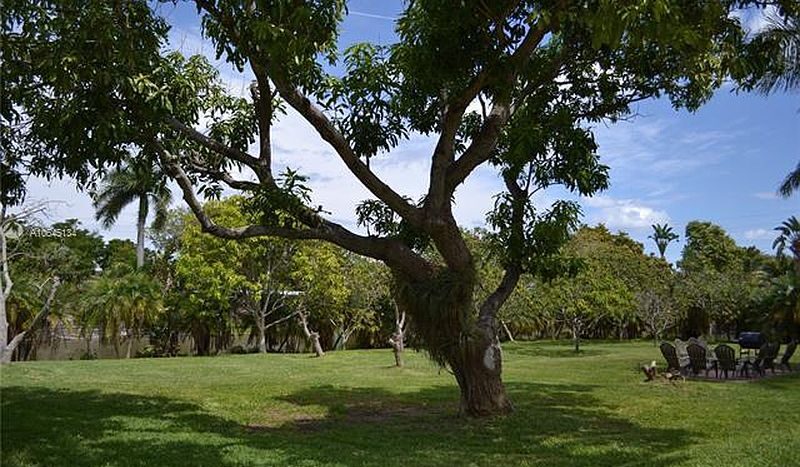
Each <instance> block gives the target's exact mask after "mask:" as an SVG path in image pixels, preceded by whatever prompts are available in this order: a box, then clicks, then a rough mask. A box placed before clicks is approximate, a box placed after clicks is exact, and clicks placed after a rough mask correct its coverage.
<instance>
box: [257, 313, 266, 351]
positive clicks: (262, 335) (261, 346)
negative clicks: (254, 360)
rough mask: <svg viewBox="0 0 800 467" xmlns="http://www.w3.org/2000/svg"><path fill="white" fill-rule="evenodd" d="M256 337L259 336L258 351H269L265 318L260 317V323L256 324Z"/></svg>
mask: <svg viewBox="0 0 800 467" xmlns="http://www.w3.org/2000/svg"><path fill="white" fill-rule="evenodd" d="M256 332H257V333H258V334H257V335H256V338H258V351H259V352H261V353H267V334H266V332H264V318H263V317H260V316H259V317H258V323H257V324H256Z"/></svg>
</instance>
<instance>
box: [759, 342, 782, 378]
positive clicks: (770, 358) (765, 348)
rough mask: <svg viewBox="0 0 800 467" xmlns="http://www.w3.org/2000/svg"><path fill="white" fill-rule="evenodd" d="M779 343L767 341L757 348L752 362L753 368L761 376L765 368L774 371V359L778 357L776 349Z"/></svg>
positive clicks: (777, 349)
mask: <svg viewBox="0 0 800 467" xmlns="http://www.w3.org/2000/svg"><path fill="white" fill-rule="evenodd" d="M780 348H781V345H780V344H776V343H772V342H767V343H766V344H764V345H762V346H761V348H760V349H758V355H757V356H756V361H755V362H753V368H754V369H755V370H756V373H758V374H759V375H761V376H764V375H765V374H766V370H772V372H773V373H775V359H776V358H778V351H779V350H780Z"/></svg>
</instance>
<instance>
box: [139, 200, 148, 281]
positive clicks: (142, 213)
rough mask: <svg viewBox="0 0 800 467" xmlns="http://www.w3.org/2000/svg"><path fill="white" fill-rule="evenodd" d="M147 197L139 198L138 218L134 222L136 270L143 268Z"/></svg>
mask: <svg viewBox="0 0 800 467" xmlns="http://www.w3.org/2000/svg"><path fill="white" fill-rule="evenodd" d="M147 210H148V207H147V195H146V194H143V195H141V196H139V216H138V219H137V220H136V268H137V269H141V267H142V266H144V232H145V223H146V222H147Z"/></svg>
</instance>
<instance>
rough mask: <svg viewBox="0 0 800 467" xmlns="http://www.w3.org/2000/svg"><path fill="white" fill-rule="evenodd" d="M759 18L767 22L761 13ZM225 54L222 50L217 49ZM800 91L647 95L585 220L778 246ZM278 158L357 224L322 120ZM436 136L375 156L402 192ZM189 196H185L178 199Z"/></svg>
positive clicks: (89, 218) (45, 187) (382, 17)
mask: <svg viewBox="0 0 800 467" xmlns="http://www.w3.org/2000/svg"><path fill="white" fill-rule="evenodd" d="M159 8H160V9H161V12H162V14H163V15H164V16H165V17H167V18H168V20H169V21H170V23H171V24H172V25H173V29H172V31H171V35H170V39H171V43H172V46H173V47H175V48H180V49H181V50H182V51H183V52H184V53H204V54H206V55H211V54H213V52H212V47H211V46H210V44H209V43H208V42H205V41H204V40H203V39H202V37H201V34H200V29H199V22H198V20H197V17H196V13H195V10H194V7H193V6H191V5H190V4H181V3H179V4H178V5H177V6H175V5H173V4H169V3H168V4H161V5H160V6H159ZM401 8H402V3H401V2H399V1H388V0H386V1H380V2H375V1H352V2H350V3H349V15H348V16H347V18H346V20H345V22H344V24H343V25H342V35H341V38H340V44H341V46H342V47H346V46H347V45H349V44H352V43H353V42H359V41H372V42H380V43H390V42H392V41H393V40H394V38H395V35H394V31H393V28H394V24H393V20H392V18H395V17H397V16H398V14H399V13H400V11H401ZM750 23H751V24H753V27H758V25H757V21H755V22H754V21H750ZM211 58H213V57H211ZM214 63H215V64H216V65H217V66H218V67H219V69H220V73H221V77H222V78H223V80H225V81H226V82H227V83H228V84H229V86H230V87H231V90H232V91H233V92H242V90H244V89H246V87H247V84H249V82H250V79H251V77H250V76H249V75H247V74H245V75H239V74H238V73H236V72H235V70H233V69H231V67H229V66H228V65H227V64H225V63H224V61H214ZM799 112H800V96H799V95H798V94H776V95H772V96H769V97H763V96H760V95H751V94H735V93H732V92H731V89H730V88H729V87H724V88H722V89H720V90H719V91H718V92H717V93H716V95H715V96H714V98H713V99H712V100H711V101H710V102H709V103H707V104H706V105H705V106H704V107H702V108H701V109H700V110H699V111H697V112H695V113H693V114H691V113H688V112H686V111H675V110H673V109H672V107H671V106H670V105H669V102H667V101H665V100H653V101H646V102H643V103H641V104H639V105H638V107H637V108H636V114H637V116H636V117H635V118H633V119H632V120H631V121H626V122H620V123H617V124H615V125H610V126H605V125H598V126H597V127H596V128H595V134H596V137H597V141H598V143H599V145H600V154H601V156H602V159H603V161H604V163H606V164H607V165H610V166H611V188H610V189H609V190H607V191H605V192H603V193H601V194H599V195H597V196H595V197H593V198H591V199H582V200H581V203H582V205H583V207H584V213H585V217H584V221H585V222H587V223H591V224H594V223H597V222H604V223H605V224H606V225H608V227H609V228H611V229H612V230H625V231H627V232H629V233H630V234H631V236H632V237H634V238H635V239H637V240H638V241H640V242H643V243H644V244H645V246H646V249H647V251H654V247H653V245H652V242H651V241H650V240H648V239H647V235H648V234H649V233H650V224H652V223H654V222H668V223H669V224H670V225H672V226H673V227H674V228H675V230H676V231H677V232H678V233H679V234H681V242H679V243H678V244H677V246H676V245H672V246H671V247H670V250H669V251H668V257H669V259H671V260H672V261H674V260H675V259H677V258H678V257H679V255H680V249H681V248H682V240H683V230H684V228H685V226H686V223H688V222H689V221H691V220H696V219H697V220H709V221H712V222H715V223H718V224H720V225H721V226H723V227H724V228H725V229H726V230H727V231H728V232H729V233H730V234H731V235H732V236H733V237H734V238H735V239H736V241H737V243H739V244H740V245H755V246H757V247H759V248H761V249H762V250H765V251H769V250H770V247H771V243H772V239H773V238H774V234H773V232H772V229H773V228H774V227H775V226H776V225H778V224H779V223H780V222H781V221H783V220H784V219H786V218H787V217H789V216H790V215H795V214H800V209H798V208H800V195H795V196H794V197H792V198H790V199H781V198H778V197H777V196H776V195H775V191H776V188H777V186H778V184H779V183H780V180H781V179H782V178H783V177H784V176H785V175H786V173H788V171H789V170H790V169H791V168H793V167H794V166H795V165H796V164H797V161H798V160H800V113H799ZM273 141H274V142H275V151H276V153H277V158H276V159H277V163H278V164H281V165H289V166H292V167H295V168H300V169H301V170H302V171H303V172H304V173H306V174H308V175H310V176H311V178H312V179H311V186H312V188H314V190H315V195H314V196H315V201H316V202H318V203H319V204H322V205H323V206H324V207H325V208H326V209H327V210H329V211H331V213H332V214H331V216H332V218H333V219H335V220H337V221H339V222H342V223H344V224H345V225H347V226H351V227H353V207H354V203H355V202H357V201H359V200H361V199H364V198H366V197H367V193H366V192H365V191H364V190H363V189H361V188H360V187H359V186H358V185H357V183H356V181H355V179H354V178H353V177H352V176H351V175H350V174H349V173H348V172H347V171H346V169H345V168H344V167H343V165H342V164H341V162H339V160H338V158H337V157H336V156H335V155H334V154H333V152H332V151H331V150H330V149H329V148H328V147H327V146H326V145H325V143H324V142H322V141H321V140H320V139H319V137H317V136H316V134H315V133H314V132H313V130H312V129H311V128H310V127H309V126H308V125H307V124H306V123H305V122H303V121H302V120H301V119H300V118H299V117H298V116H297V115H293V114H289V115H287V116H286V118H284V119H283V120H282V121H281V122H280V123H279V124H278V125H277V127H276V128H275V135H274V136H273ZM431 147H432V140H431V139H429V138H425V137H422V136H415V137H412V138H411V140H410V141H407V142H405V143H404V144H403V145H402V146H401V147H399V148H397V149H396V150H395V151H393V152H392V154H390V155H389V156H386V157H384V158H381V159H380V160H379V161H377V162H376V163H374V167H375V170H376V172H378V173H379V174H380V175H382V176H383V177H384V178H385V179H386V180H387V181H388V182H389V183H390V184H392V185H393V186H395V187H396V188H397V190H398V191H401V192H403V193H404V194H407V195H409V196H412V197H414V198H416V197H417V196H418V195H419V194H421V193H422V191H423V190H424V188H425V186H426V185H427V183H426V177H427V170H428V168H427V164H428V158H427V157H428V155H429V154H430V149H431ZM31 188H32V189H31V197H32V198H35V199H50V200H60V201H61V203H59V204H57V205H55V206H56V207H55V208H54V209H53V217H54V218H56V219H61V218H66V217H78V218H79V219H81V221H82V222H83V223H84V225H87V226H89V227H90V228H92V229H97V230H100V227H99V226H98V225H97V223H96V222H94V220H93V215H92V210H91V203H90V201H89V199H88V197H86V195H84V194H80V193H76V192H75V191H74V189H72V187H71V184H70V183H69V182H68V181H60V182H58V181H56V182H52V183H49V184H48V183H46V182H44V181H41V180H34V181H32V186H31ZM500 189H501V186H500V183H499V182H498V180H497V177H496V175H495V174H494V173H493V172H492V171H491V170H489V169H481V170H479V171H477V172H476V173H475V174H474V176H473V178H472V179H471V180H470V181H469V182H468V183H467V184H465V186H463V187H462V188H460V189H459V192H458V193H457V196H456V207H455V212H456V216H457V218H458V220H459V222H461V223H462V224H463V225H466V226H477V225H481V224H482V222H483V218H484V216H485V213H486V211H487V210H488V209H489V208H490V206H491V203H492V200H491V197H492V195H494V194H496V193H497V192H499V191H500ZM560 195H562V193H560V192H558V191H557V190H556V191H553V190H551V191H549V192H546V193H544V194H543V195H542V196H541V197H539V198H537V202H539V203H541V204H543V205H544V204H549V202H551V201H552V200H553V199H555V198H556V197H558V196H560ZM177 198H178V196H176V199H177ZM134 221H135V214H134V211H133V210H132V209H129V210H127V211H126V212H125V213H123V215H122V216H121V218H120V222H119V223H118V225H117V226H115V227H114V228H112V229H111V230H110V231H104V232H103V234H104V235H106V236H109V237H121V238H130V239H133V238H135V234H134Z"/></svg>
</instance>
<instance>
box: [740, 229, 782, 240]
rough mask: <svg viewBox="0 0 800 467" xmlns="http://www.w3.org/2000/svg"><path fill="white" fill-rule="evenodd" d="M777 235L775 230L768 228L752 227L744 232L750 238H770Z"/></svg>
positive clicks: (745, 236)
mask: <svg viewBox="0 0 800 467" xmlns="http://www.w3.org/2000/svg"><path fill="white" fill-rule="evenodd" d="M773 237H775V232H773V231H771V230H767V229H752V230H748V231H746V232H745V233H744V238H746V239H748V240H769V239H772V238H773Z"/></svg>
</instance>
